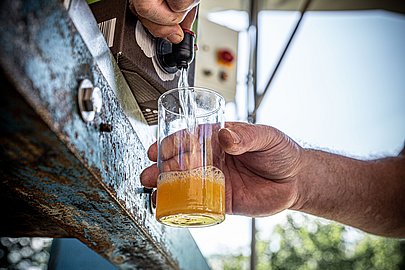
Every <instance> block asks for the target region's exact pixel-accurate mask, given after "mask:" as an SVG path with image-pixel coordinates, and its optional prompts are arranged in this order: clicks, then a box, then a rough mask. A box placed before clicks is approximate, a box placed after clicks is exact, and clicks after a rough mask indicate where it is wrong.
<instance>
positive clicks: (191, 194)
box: [156, 87, 225, 227]
mask: <svg viewBox="0 0 405 270" xmlns="http://www.w3.org/2000/svg"><path fill="white" fill-rule="evenodd" d="M187 91H191V92H187ZM188 97H190V99H188ZM187 100H192V101H193V100H195V103H193V105H192V106H190V104H188V105H189V106H188V107H187V106H186V108H185V106H184V103H187ZM224 105H225V101H224V98H223V97H222V96H221V95H219V94H217V93H216V92H214V91H212V90H208V89H204V88H198V87H188V88H177V89H173V90H170V91H168V92H166V93H165V94H163V95H162V96H161V97H160V98H159V101H158V113H159V118H158V167H159V179H158V185H157V190H158V192H157V202H156V204H157V205H156V218H157V220H158V221H160V222H161V223H163V224H166V225H170V226H176V227H203V226H209V225H214V224H218V223H220V222H222V221H223V220H224V219H225V177H224V174H223V173H222V165H223V162H224V157H225V154H224V152H223V151H222V150H221V147H220V146H219V143H218V131H219V129H220V128H222V127H223V126H224ZM187 108H188V109H192V108H194V110H193V112H195V115H194V116H193V115H192V114H190V113H187Z"/></svg>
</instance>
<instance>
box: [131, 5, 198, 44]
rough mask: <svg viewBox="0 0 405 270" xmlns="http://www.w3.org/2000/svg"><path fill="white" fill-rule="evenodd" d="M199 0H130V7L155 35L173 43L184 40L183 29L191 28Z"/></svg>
mask: <svg viewBox="0 0 405 270" xmlns="http://www.w3.org/2000/svg"><path fill="white" fill-rule="evenodd" d="M199 2H200V1H199V0H181V1H179V0H130V1H129V8H130V9H131V11H132V12H133V13H134V14H135V15H137V16H138V19H139V21H141V23H142V24H143V25H144V26H145V27H146V28H147V29H148V30H149V32H150V33H151V34H152V35H154V36H155V37H160V38H165V39H167V40H169V41H170V42H172V43H179V42H181V41H182V40H183V37H184V33H183V30H182V29H189V30H190V29H191V27H192V25H193V22H194V19H195V16H196V13H197V6H198V4H199Z"/></svg>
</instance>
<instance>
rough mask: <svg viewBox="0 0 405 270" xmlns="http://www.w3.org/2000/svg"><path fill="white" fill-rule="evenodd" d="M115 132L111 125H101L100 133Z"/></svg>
mask: <svg viewBox="0 0 405 270" xmlns="http://www.w3.org/2000/svg"><path fill="white" fill-rule="evenodd" d="M112 130H113V128H112V125H111V124H106V123H102V124H100V131H101V132H111V131H112Z"/></svg>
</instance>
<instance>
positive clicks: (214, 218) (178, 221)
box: [158, 213, 225, 228]
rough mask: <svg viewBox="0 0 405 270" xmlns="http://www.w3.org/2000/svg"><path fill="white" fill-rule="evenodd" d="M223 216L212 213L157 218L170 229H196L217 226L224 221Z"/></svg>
mask: <svg viewBox="0 0 405 270" xmlns="http://www.w3.org/2000/svg"><path fill="white" fill-rule="evenodd" d="M224 219H225V215H219V214H212V213H204V214H202V213H190V214H176V215H169V216H164V217H161V218H159V219H158V220H159V222H161V223H163V224H165V225H169V226H172V227H182V228H187V227H188V228H198V227H207V226H212V225H215V224H219V223H221V222H222V221H224Z"/></svg>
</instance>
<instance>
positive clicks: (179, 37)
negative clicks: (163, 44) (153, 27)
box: [167, 33, 183, 44]
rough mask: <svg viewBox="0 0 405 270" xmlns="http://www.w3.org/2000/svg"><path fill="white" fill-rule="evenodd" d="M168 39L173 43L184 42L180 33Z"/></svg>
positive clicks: (171, 35)
mask: <svg viewBox="0 0 405 270" xmlns="http://www.w3.org/2000/svg"><path fill="white" fill-rule="evenodd" d="M167 39H168V40H169V41H170V42H171V43H176V44H177V43H180V42H181V41H182V40H183V36H181V35H179V34H178V33H173V34H170V35H168V36H167Z"/></svg>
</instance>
